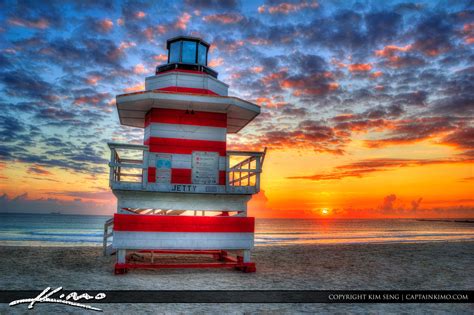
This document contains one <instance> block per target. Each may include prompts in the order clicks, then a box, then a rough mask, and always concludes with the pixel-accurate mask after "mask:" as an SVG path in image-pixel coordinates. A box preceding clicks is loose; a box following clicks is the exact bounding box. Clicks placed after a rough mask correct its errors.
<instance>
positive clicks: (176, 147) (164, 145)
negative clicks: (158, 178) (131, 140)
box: [144, 137, 226, 156]
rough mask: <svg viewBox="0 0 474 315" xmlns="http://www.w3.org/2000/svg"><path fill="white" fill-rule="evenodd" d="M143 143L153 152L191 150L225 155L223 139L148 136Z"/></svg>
mask: <svg viewBox="0 0 474 315" xmlns="http://www.w3.org/2000/svg"><path fill="white" fill-rule="evenodd" d="M144 144H145V145H148V146H150V152H155V153H171V154H173V153H174V154H192V153H193V151H205V152H217V153H219V155H220V156H226V142H225V141H208V140H189V139H176V138H158V137H150V138H148V139H146V140H145V141H144Z"/></svg>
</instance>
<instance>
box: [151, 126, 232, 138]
mask: <svg viewBox="0 0 474 315" xmlns="http://www.w3.org/2000/svg"><path fill="white" fill-rule="evenodd" d="M226 134H227V128H220V127H208V126H195V125H185V124H164V123H151V124H150V125H148V126H147V127H146V128H145V140H147V139H148V138H150V137H158V138H168V139H169V138H177V139H187V140H206V141H222V142H225V141H226Z"/></svg>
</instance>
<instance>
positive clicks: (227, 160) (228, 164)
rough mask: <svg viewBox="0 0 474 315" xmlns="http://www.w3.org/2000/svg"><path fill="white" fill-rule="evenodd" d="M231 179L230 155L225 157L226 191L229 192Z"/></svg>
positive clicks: (227, 154)
mask: <svg viewBox="0 0 474 315" xmlns="http://www.w3.org/2000/svg"><path fill="white" fill-rule="evenodd" d="M229 177H230V156H229V153H226V155H225V191H226V192H229V186H230V183H229Z"/></svg>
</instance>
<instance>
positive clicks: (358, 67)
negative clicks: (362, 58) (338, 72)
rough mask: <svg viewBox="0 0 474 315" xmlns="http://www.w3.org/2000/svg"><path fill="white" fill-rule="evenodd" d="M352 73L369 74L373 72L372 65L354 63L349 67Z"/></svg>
mask: <svg viewBox="0 0 474 315" xmlns="http://www.w3.org/2000/svg"><path fill="white" fill-rule="evenodd" d="M348 69H349V71H350V72H367V71H370V70H372V65H371V64H370V63H354V64H351V65H349V67H348Z"/></svg>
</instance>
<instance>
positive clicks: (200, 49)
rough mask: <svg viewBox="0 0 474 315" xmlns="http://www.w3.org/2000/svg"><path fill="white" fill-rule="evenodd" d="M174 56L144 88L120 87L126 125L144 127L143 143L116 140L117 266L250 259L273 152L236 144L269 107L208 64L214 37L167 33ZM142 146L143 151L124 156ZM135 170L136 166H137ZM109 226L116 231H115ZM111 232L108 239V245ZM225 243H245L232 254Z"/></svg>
mask: <svg viewBox="0 0 474 315" xmlns="http://www.w3.org/2000/svg"><path fill="white" fill-rule="evenodd" d="M167 49H168V63H167V64H165V65H162V66H158V67H157V69H156V74H155V75H154V76H152V77H148V78H146V80H145V91H143V92H137V93H130V94H123V95H118V96H117V102H116V104H117V110H118V114H119V118H120V122H121V124H123V125H127V126H134V127H140V128H144V129H145V132H144V142H143V143H144V145H143V146H137V145H130V144H117V143H109V147H110V149H111V162H110V186H111V188H112V191H113V193H114V194H115V196H116V197H117V199H118V207H117V213H116V214H115V216H114V228H113V241H112V247H113V248H115V249H116V250H117V259H118V261H117V264H116V272H117V273H122V272H124V271H125V270H127V269H129V268H145V267H146V268H170V267H236V268H238V269H241V270H244V271H255V264H254V263H253V262H251V261H250V250H251V249H252V248H253V245H254V218H250V217H247V202H248V201H249V199H250V197H251V195H252V194H255V193H257V192H258V191H259V189H260V173H261V167H262V164H263V159H264V156H265V152H248V151H247V152H236V151H227V148H226V136H227V134H228V133H237V132H238V131H239V130H241V129H242V128H243V127H244V126H246V125H247V124H248V123H249V122H250V121H251V120H253V119H254V118H255V117H256V116H257V115H258V114H259V113H260V107H259V106H257V105H255V104H252V103H250V102H247V101H244V100H241V99H239V98H236V97H229V96H228V94H227V90H228V85H226V84H225V83H223V82H221V81H219V80H218V79H217V75H218V74H217V72H215V71H214V70H212V69H211V68H209V67H208V66H207V55H208V49H209V44H208V43H206V42H204V41H203V40H201V39H199V38H195V37H187V36H180V37H176V38H172V39H170V40H168V41H167ZM123 151H135V152H137V151H138V152H139V153H140V154H141V157H142V158H141V159H138V158H136V157H135V158H130V157H129V158H126V157H123V155H122V153H123ZM133 170H135V172H133ZM106 234H107V231H106ZM106 245H107V240H106V239H105V240H104V246H106ZM226 250H241V251H242V252H243V255H242V256H238V257H237V259H233V258H231V257H230V256H228V255H227V252H226ZM127 251H129V252H130V251H135V252H137V251H139V252H142V253H163V252H172V253H186V254H190V253H193V254H195V253H198V254H213V256H214V257H215V258H218V259H219V260H220V261H219V262H214V263H206V264H192V265H189V264H173V265H164V264H159V263H155V261H154V259H152V260H153V261H152V262H150V263H146V264H143V263H141V264H138V263H132V262H131V261H130V260H129V259H127V257H129V256H127Z"/></svg>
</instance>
